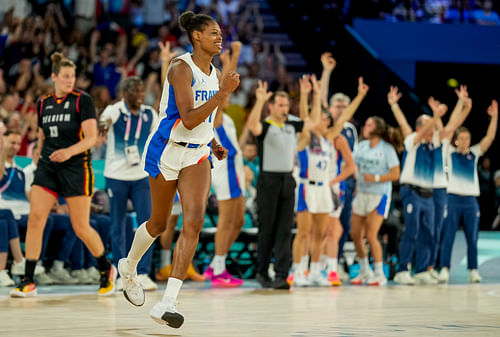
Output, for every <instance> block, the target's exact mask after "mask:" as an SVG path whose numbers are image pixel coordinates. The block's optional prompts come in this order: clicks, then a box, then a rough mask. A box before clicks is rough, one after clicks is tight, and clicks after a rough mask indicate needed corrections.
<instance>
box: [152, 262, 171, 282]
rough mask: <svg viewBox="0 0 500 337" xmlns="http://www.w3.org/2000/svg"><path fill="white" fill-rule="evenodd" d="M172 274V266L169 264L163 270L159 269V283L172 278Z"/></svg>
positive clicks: (157, 275) (157, 278) (157, 276)
mask: <svg viewBox="0 0 500 337" xmlns="http://www.w3.org/2000/svg"><path fill="white" fill-rule="evenodd" d="M171 272H172V265H171V264H168V265H166V266H165V267H163V268H160V269H158V272H157V273H156V280H157V281H166V280H167V279H168V278H169V277H170V273H171Z"/></svg>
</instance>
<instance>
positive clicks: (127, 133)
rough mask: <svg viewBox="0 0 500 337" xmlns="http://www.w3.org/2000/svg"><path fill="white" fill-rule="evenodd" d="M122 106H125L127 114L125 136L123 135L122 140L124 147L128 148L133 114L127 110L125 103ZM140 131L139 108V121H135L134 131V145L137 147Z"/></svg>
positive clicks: (140, 118)
mask: <svg viewBox="0 0 500 337" xmlns="http://www.w3.org/2000/svg"><path fill="white" fill-rule="evenodd" d="M123 104H124V105H125V109H127V111H128V113H129V117H128V119H127V125H126V126H125V134H124V135H123V140H124V141H125V146H128V140H129V138H130V127H131V125H132V116H133V113H132V111H130V109H129V108H128V106H127V103H125V102H123ZM141 130H142V110H141V109H140V108H139V119H138V120H137V128H136V129H135V139H134V145H137V142H138V141H139V138H140V137H141Z"/></svg>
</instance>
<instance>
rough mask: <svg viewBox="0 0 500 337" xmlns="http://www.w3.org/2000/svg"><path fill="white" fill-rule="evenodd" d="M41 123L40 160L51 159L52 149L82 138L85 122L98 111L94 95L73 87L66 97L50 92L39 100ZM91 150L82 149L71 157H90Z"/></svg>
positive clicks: (92, 117) (72, 158)
mask: <svg viewBox="0 0 500 337" xmlns="http://www.w3.org/2000/svg"><path fill="white" fill-rule="evenodd" d="M37 114H38V127H39V128H41V129H42V130H43V133H44V135H45V140H44V142H43V147H42V153H41V156H40V160H42V161H50V160H49V156H50V155H51V154H52V152H54V151H56V150H59V149H63V148H67V147H70V146H72V145H74V144H76V143H78V142H79V141H80V140H82V139H83V137H84V134H83V130H82V126H81V125H82V122H84V121H85V120H87V119H95V118H96V113H95V108H94V103H93V102H92V98H91V97H90V96H89V95H88V94H87V93H86V92H84V91H80V90H73V91H72V92H71V93H69V94H67V95H66V96H65V97H60V98H58V97H56V96H55V94H51V95H47V96H45V97H43V98H42V99H40V100H39V101H38V103H37ZM89 154H90V151H86V152H83V153H80V154H78V155H76V156H73V157H71V158H70V160H68V162H70V161H75V160H79V159H81V158H84V157H88V156H89Z"/></svg>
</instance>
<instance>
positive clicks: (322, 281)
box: [309, 272, 332, 287]
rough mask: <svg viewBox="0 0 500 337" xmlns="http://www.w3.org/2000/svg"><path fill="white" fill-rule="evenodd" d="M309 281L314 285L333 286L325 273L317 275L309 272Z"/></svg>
mask: <svg viewBox="0 0 500 337" xmlns="http://www.w3.org/2000/svg"><path fill="white" fill-rule="evenodd" d="M309 282H310V284H311V286H313V287H331V286H332V284H331V283H330V282H329V281H328V277H327V276H326V274H324V273H322V272H321V273H319V274H316V275H313V274H309Z"/></svg>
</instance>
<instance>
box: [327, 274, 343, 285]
mask: <svg viewBox="0 0 500 337" xmlns="http://www.w3.org/2000/svg"><path fill="white" fill-rule="evenodd" d="M328 281H330V283H331V284H332V286H334V287H340V286H341V285H342V281H340V278H339V275H338V274H337V272H336V271H332V272H330V274H328Z"/></svg>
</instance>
